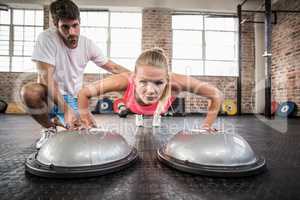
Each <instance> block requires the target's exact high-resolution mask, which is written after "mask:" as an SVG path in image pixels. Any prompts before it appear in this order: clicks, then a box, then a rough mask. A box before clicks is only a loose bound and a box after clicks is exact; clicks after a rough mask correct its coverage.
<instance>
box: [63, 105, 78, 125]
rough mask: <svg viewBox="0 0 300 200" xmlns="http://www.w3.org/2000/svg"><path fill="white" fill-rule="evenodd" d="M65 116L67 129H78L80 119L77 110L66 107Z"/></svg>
mask: <svg viewBox="0 0 300 200" xmlns="http://www.w3.org/2000/svg"><path fill="white" fill-rule="evenodd" d="M64 118H65V128H66V129H71V130H76V129H78V128H79V126H80V121H79V119H78V118H77V117H76V114H75V112H74V111H73V109H71V108H68V109H66V111H65V113H64Z"/></svg>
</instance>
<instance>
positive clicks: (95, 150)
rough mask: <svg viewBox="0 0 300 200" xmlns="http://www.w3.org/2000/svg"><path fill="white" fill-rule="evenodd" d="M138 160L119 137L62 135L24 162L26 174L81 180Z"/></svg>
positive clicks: (95, 133) (71, 133)
mask: <svg viewBox="0 0 300 200" xmlns="http://www.w3.org/2000/svg"><path fill="white" fill-rule="evenodd" d="M137 160H138V153H137V150H136V149H135V148H133V147H131V146H130V145H128V144H127V142H126V140H125V139H124V138H123V137H122V136H121V135H119V134H116V133H113V132H105V131H93V132H90V133H87V131H84V133H82V132H81V131H62V132H59V133H58V134H57V135H55V136H53V137H52V138H50V139H49V141H47V143H46V144H44V145H43V146H42V148H41V149H40V150H39V151H37V152H36V153H33V154H31V155H30V156H29V157H28V158H27V159H26V161H25V170H26V172H28V173H30V174H33V175H37V176H41V177H48V178H83V177H92V176H99V175H104V174H107V173H112V172H116V171H119V170H121V169H124V168H127V167H129V166H130V165H132V164H134V163H135V161H137Z"/></svg>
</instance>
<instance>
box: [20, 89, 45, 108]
mask: <svg viewBox="0 0 300 200" xmlns="http://www.w3.org/2000/svg"><path fill="white" fill-rule="evenodd" d="M21 97H22V100H23V102H24V103H25V104H26V105H27V106H29V107H36V106H40V105H41V103H42V102H46V99H47V87H46V86H45V85H43V84H40V83H29V84H26V85H24V86H23V87H22V89H21Z"/></svg>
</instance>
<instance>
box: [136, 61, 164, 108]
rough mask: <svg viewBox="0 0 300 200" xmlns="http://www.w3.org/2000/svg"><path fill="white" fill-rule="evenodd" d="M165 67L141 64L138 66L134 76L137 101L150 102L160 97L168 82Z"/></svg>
mask: <svg viewBox="0 0 300 200" xmlns="http://www.w3.org/2000/svg"><path fill="white" fill-rule="evenodd" d="M167 77H168V74H167V71H166V70H165V69H162V68H158V67H153V66H148V65H145V66H144V65H143V66H138V67H137V70H136V73H135V76H134V83H135V96H136V98H137V100H138V102H139V103H142V104H152V103H155V102H157V101H159V99H160V98H161V96H162V94H163V92H164V89H165V87H166V85H167V83H168V78H167Z"/></svg>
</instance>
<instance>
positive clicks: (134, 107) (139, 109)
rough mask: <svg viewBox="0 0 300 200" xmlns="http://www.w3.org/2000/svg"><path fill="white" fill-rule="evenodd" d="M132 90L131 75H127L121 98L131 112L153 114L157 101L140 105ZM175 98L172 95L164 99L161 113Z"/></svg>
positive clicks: (165, 110) (133, 87) (133, 88)
mask: <svg viewBox="0 0 300 200" xmlns="http://www.w3.org/2000/svg"><path fill="white" fill-rule="evenodd" d="M134 92H135V85H134V82H133V79H132V77H129V82H128V86H127V89H126V91H125V93H124V96H123V100H124V102H125V105H126V107H127V108H128V109H130V111H131V112H133V113H136V114H139V115H153V114H154V112H155V110H156V107H157V105H158V102H156V103H153V104H150V105H140V104H139V103H138V102H137V101H136V99H135V95H134ZM175 98H176V97H173V96H171V97H169V99H168V100H167V101H166V104H165V105H164V107H163V113H165V112H167V111H168V109H169V107H170V106H171V105H172V103H173V101H174V100H175ZM161 114H162V113H161Z"/></svg>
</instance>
